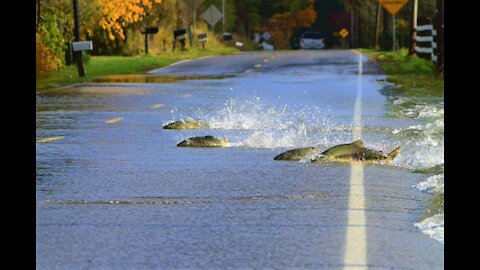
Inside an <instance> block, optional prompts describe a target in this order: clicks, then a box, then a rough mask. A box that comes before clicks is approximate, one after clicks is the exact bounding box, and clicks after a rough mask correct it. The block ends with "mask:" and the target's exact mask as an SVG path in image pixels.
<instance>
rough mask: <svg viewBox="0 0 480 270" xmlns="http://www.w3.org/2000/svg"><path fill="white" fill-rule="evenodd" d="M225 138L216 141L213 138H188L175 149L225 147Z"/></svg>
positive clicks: (226, 143)
mask: <svg viewBox="0 0 480 270" xmlns="http://www.w3.org/2000/svg"><path fill="white" fill-rule="evenodd" d="M227 146H228V142H227V138H226V137H224V138H223V139H217V138H215V137H213V136H210V135H209V136H203V137H190V138H188V139H186V140H183V141H181V142H180V143H179V144H177V147H227Z"/></svg>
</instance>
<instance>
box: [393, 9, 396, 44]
mask: <svg viewBox="0 0 480 270" xmlns="http://www.w3.org/2000/svg"><path fill="white" fill-rule="evenodd" d="M392 28H393V39H392V42H393V45H392V50H393V51H395V43H396V42H395V15H393V16H392Z"/></svg>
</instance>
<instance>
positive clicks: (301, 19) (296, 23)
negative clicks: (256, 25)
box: [267, 3, 317, 49]
mask: <svg viewBox="0 0 480 270" xmlns="http://www.w3.org/2000/svg"><path fill="white" fill-rule="evenodd" d="M316 17H317V13H316V12H315V10H314V7H313V3H312V4H310V5H309V6H308V7H307V8H306V9H304V10H302V11H300V12H297V13H291V12H284V13H278V14H275V15H273V16H272V17H271V18H270V19H268V21H267V30H268V31H269V32H270V33H271V34H272V36H273V37H274V41H273V42H274V46H275V48H277V49H286V48H287V47H288V42H289V40H290V38H291V37H292V34H293V31H294V30H295V28H298V27H308V26H310V25H312V24H313V23H314V22H315V19H316Z"/></svg>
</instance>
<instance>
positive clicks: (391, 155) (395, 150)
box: [387, 146, 400, 159]
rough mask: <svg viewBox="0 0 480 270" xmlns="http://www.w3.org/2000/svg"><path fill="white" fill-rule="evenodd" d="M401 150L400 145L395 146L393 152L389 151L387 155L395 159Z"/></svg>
mask: <svg viewBox="0 0 480 270" xmlns="http://www.w3.org/2000/svg"><path fill="white" fill-rule="evenodd" d="M399 151H400V146H399V147H397V148H395V149H394V150H393V151H392V152H390V153H388V154H387V157H388V158H389V159H394V158H395V157H396V156H397V155H398V152H399Z"/></svg>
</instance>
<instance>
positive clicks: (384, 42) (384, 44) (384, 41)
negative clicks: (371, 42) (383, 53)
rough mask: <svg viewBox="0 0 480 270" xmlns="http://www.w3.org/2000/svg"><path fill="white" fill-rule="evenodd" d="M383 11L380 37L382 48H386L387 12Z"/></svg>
mask: <svg viewBox="0 0 480 270" xmlns="http://www.w3.org/2000/svg"><path fill="white" fill-rule="evenodd" d="M382 12H383V38H382V46H381V47H382V50H388V40H389V39H388V14H387V12H386V11H385V9H384V10H383V11H382Z"/></svg>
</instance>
